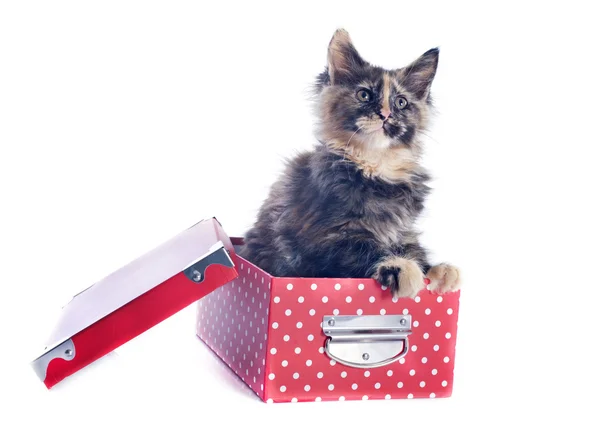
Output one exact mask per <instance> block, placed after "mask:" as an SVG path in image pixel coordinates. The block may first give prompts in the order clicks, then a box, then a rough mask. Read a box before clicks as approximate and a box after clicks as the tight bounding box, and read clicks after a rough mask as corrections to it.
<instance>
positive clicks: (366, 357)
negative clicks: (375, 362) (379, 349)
mask: <svg viewBox="0 0 600 421" xmlns="http://www.w3.org/2000/svg"><path fill="white" fill-rule="evenodd" d="M362 358H363V360H365V361H367V360H368V359H369V358H370V355H369V354H367V353H366V352H365V353H364V354H363V355H362Z"/></svg>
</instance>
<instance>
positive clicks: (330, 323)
mask: <svg viewBox="0 0 600 421" xmlns="http://www.w3.org/2000/svg"><path fill="white" fill-rule="evenodd" d="M327 324H328V325H329V326H333V325H334V324H335V320H333V319H329V321H328V322H327Z"/></svg>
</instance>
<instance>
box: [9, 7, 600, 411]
mask: <svg viewBox="0 0 600 421" xmlns="http://www.w3.org/2000/svg"><path fill="white" fill-rule="evenodd" d="M550 3H551V2H538V3H534V2H527V3H525V2H514V3H512V2H508V1H501V2H495V3H491V2H473V3H470V4H468V3H459V2H456V1H453V2H439V3H426V2H415V1H410V2H401V1H394V2H385V1H377V2H367V1H362V2H350V1H345V2H309V1H297V2H289V1H288V2H272V3H270V4H267V3H263V2H256V1H253V2H239V3H231V2H204V3H201V2H181V1H169V2H156V1H139V2H134V1H122V0H121V1H107V0H105V1H102V2H77V1H73V2H65V1H53V2H32V1H19V2H3V3H2V5H1V6H0V141H1V150H0V183H2V184H1V188H2V189H1V192H2V199H1V200H2V204H1V205H0V212H1V219H0V227H1V232H0V237H1V239H0V247H1V261H2V264H1V266H0V270H1V273H0V304H1V307H0V312H1V318H0V323H1V331H2V335H1V338H2V339H1V344H2V346H1V347H0V353H1V355H0V357H1V358H0V364H1V371H0V392H1V393H0V419H2V420H16V419H25V418H26V417H29V416H31V417H35V418H36V419H44V420H55V419H56V420H58V419H60V420H65V419H73V418H80V417H83V418H84V419H88V420H94V419H102V420H111V419H127V418H132V417H133V418H135V419H144V418H147V417H149V416H153V415H156V416H157V417H162V418H165V417H166V418H167V419H204V418H209V417H210V418H214V417H215V416H216V415H215V414H218V417H219V418H221V417H224V416H225V417H226V416H228V415H230V414H231V415H232V416H235V417H236V418H239V419H248V418H249V419H261V420H266V419H280V418H283V419H290V420H291V419H302V420H304V419H314V417H319V419H322V420H328V419H329V420H331V419H361V420H364V419H373V418H378V417H394V418H398V419H419V420H434V419H435V420H463V419H465V418H467V419H468V418H472V417H473V416H474V417H475V418H476V419H486V420H491V419H506V418H509V417H510V418H515V419H526V418H531V419H541V417H546V416H549V415H550V416H553V417H554V416H561V417H562V416H569V417H570V418H571V419H578V420H585V419H596V420H597V419H599V418H600V416H599V410H598V408H597V405H596V404H595V401H594V399H595V398H596V397H597V395H598V391H600V386H599V382H600V378H599V375H600V373H599V370H598V365H599V364H598V358H597V355H598V348H597V346H598V345H597V343H598V340H597V333H598V322H599V321H600V318H599V316H598V300H599V297H600V295H599V292H600V291H599V284H600V275H599V273H600V272H599V271H598V259H597V251H598V243H597V241H596V239H597V238H598V233H599V232H598V231H599V230H598V228H599V227H598V210H599V209H598V203H597V202H598V200H597V199H598V187H597V183H598V180H600V171H599V166H600V165H599V164H598V156H599V151H600V148H599V146H598V145H599V142H600V135H599V134H598V127H597V122H598V117H599V111H600V109H599V107H598V97H599V95H600V89H599V88H600V86H599V82H598V81H599V78H598V74H599V72H600V66H599V62H598V56H599V55H598V48H599V47H598V40H599V39H600V34H599V33H598V32H599V31H598V29H597V12H595V11H594V10H593V9H592V7H591V6H590V5H591V4H592V2H576V1H569V2H563V3H560V4H556V3H552V5H550ZM337 27H344V28H346V29H347V30H348V31H349V32H350V34H351V37H352V39H353V40H354V42H355V45H356V47H357V48H358V49H359V51H360V52H361V53H362V55H363V56H364V57H365V58H366V59H367V60H370V61H372V62H373V63H375V64H379V65H382V66H384V67H400V66H403V65H405V64H407V63H408V62H409V61H411V60H413V59H414V58H416V57H418V56H419V55H420V54H422V53H423V52H425V51H426V50H427V49H429V48H431V47H433V46H439V47H440V48H441V54H440V65H439V71H438V75H437V78H436V81H435V83H434V86H433V94H434V95H435V98H436V100H437V101H436V104H437V107H438V115H437V117H436V119H435V126H434V127H432V130H431V132H430V139H428V141H427V146H428V150H427V156H426V162H425V164H426V165H427V167H428V168H429V169H430V170H431V172H432V173H433V175H434V177H435V181H434V183H432V186H433V187H434V189H435V190H434V193H433V194H432V196H431V198H430V200H429V201H428V203H427V208H428V210H427V213H426V215H424V218H423V220H422V228H423V230H424V232H425V234H424V237H423V242H424V243H425V245H426V246H428V247H429V248H431V249H432V251H433V253H434V254H433V257H434V260H436V261H440V260H448V261H451V262H452V263H454V264H456V265H458V266H459V267H460V268H461V269H462V271H463V273H464V278H465V286H464V289H463V292H462V298H461V310H460V323H459V336H458V348H457V360H456V371H455V375H456V378H455V389H454V396H453V397H452V398H450V399H443V400H412V401H409V400H398V401H379V402H375V401H366V402H362V401H358V402H349V401H346V402H333V403H310V404H281V405H278V404H275V405H267V404H264V403H262V402H260V401H258V400H257V399H255V398H253V397H252V396H251V395H250V394H249V393H248V390H247V389H246V388H245V387H244V386H243V385H242V384H240V382H239V381H238V380H237V378H235V376H234V375H232V374H231V373H230V372H229V371H228V370H226V369H224V368H223V366H222V365H221V364H219V363H218V361H216V360H215V359H214V357H213V356H212V355H211V354H210V353H209V352H208V351H207V350H206V348H204V347H203V346H202V345H201V344H200V342H199V341H198V340H197V339H196V337H195V336H194V309H193V308H192V307H190V308H188V309H186V310H184V311H182V312H181V313H178V314H177V315H176V316H175V317H173V318H171V319H169V320H167V321H165V322H164V323H162V324H161V325H159V326H157V327H156V328H154V329H152V330H150V331H148V332H146V333H145V334H144V335H142V336H141V337H139V338H137V339H136V340H134V341H132V342H130V343H129V344H127V345H125V346H123V347H122V348H120V349H119V350H117V351H116V352H114V353H112V354H110V355H109V356H107V357H106V358H103V359H102V360H100V361H98V362H97V363H95V364H93V365H92V366H89V367H88V368H86V369H85V370H82V371H81V372H80V373H78V374H76V375H74V376H72V377H71V378H69V379H67V380H65V381H64V382H62V383H61V384H59V385H58V386H56V388H55V389H53V390H51V391H48V390H46V389H45V387H44V386H43V384H42V383H41V382H40V381H39V380H38V379H37V377H36V376H35V374H34V373H33V370H31V368H30V367H29V365H28V364H29V361H31V360H32V359H33V358H34V357H35V356H36V354H37V353H38V352H39V351H41V349H42V348H43V341H44V340H45V338H46V336H47V335H48V334H49V333H50V330H51V329H52V328H53V326H54V322H55V318H56V317H57V314H58V311H59V310H60V307H61V306H62V305H63V304H65V303H66V302H67V301H68V300H69V299H70V297H71V296H72V295H74V294H75V293H77V292H79V291H80V290H82V289H84V288H86V287H87V286H89V285H90V284H91V283H93V282H95V281H96V280H98V279H100V278H102V277H104V276H105V275H107V274H108V273H110V272H112V271H113V270H115V269H117V268H119V267H120V266H122V265H124V264H126V263H128V262H129V261H131V260H132V259H134V258H136V257H138V256H139V255H140V254H142V253H144V252H146V251H147V250H149V249H151V248H153V247H155V246H156V245H158V244H160V243H161V242H163V241H165V240H166V239H168V238H170V237H171V236H173V235H175V234H176V233H178V232H180V231H181V230H182V229H185V228H187V227H188V226H190V225H191V224H193V223H195V222H196V221H197V220H199V219H202V218H205V217H211V216H216V217H217V218H218V219H219V220H220V222H221V223H222V224H223V226H224V228H225V230H226V231H227V232H228V233H229V234H230V235H242V234H243V232H244V231H245V230H246V229H247V228H248V227H249V226H250V224H251V223H252V222H253V220H254V216H255V212H256V210H257V208H258V207H259V206H260V203H261V201H262V199H263V198H264V196H265V195H266V193H267V189H268V187H269V185H270V184H271V183H272V182H273V181H274V179H275V177H276V176H277V173H278V172H279V171H280V170H281V168H282V159H283V158H284V157H286V156H290V155H291V154H293V153H294V152H295V151H298V150H303V149H306V148H310V147H311V146H312V144H313V141H314V140H313V136H312V130H313V126H312V123H313V120H312V115H311V110H310V103H309V101H308V97H309V92H310V84H311V82H312V80H313V78H314V76H316V74H317V73H318V72H320V71H321V70H322V68H323V66H324V65H325V57H326V47H327V44H328V42H329V40H330V37H331V35H332V34H333V32H334V30H335V29H336V28H337ZM217 411H218V412H217Z"/></svg>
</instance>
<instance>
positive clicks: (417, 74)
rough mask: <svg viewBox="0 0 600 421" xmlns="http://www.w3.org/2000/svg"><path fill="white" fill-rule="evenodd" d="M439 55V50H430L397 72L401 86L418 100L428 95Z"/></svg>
mask: <svg viewBox="0 0 600 421" xmlns="http://www.w3.org/2000/svg"><path fill="white" fill-rule="evenodd" d="M439 54H440V50H439V48H437V47H436V48H432V49H430V50H428V51H427V52H425V53H424V54H423V55H422V56H421V57H419V58H418V59H416V60H415V61H413V62H412V63H411V64H409V65H408V66H406V67H404V68H402V69H400V70H399V71H398V78H399V79H400V82H401V84H402V85H403V86H404V87H405V88H406V89H408V90H409V91H411V92H413V93H414V94H415V95H416V96H417V98H419V99H423V98H424V97H426V96H427V95H428V94H429V89H430V88H431V83H432V82H433V78H434V77H435V74H436V72H437V66H438V58H439Z"/></svg>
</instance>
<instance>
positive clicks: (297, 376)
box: [292, 373, 300, 380]
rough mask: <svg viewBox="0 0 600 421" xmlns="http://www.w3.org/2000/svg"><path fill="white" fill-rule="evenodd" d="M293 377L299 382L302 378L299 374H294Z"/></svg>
mask: <svg viewBox="0 0 600 421" xmlns="http://www.w3.org/2000/svg"><path fill="white" fill-rule="evenodd" d="M292 377H293V378H294V379H296V380H297V379H298V378H300V374H298V373H294V374H293V375H292Z"/></svg>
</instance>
